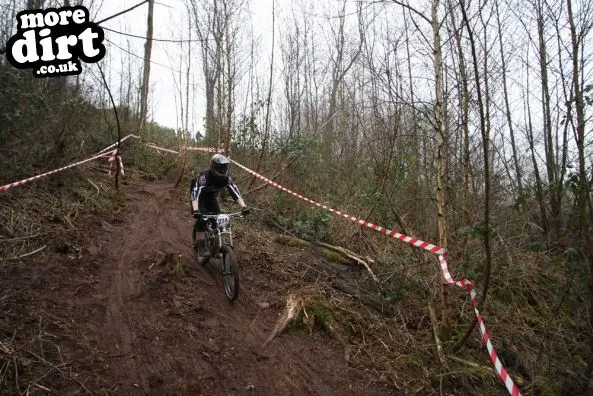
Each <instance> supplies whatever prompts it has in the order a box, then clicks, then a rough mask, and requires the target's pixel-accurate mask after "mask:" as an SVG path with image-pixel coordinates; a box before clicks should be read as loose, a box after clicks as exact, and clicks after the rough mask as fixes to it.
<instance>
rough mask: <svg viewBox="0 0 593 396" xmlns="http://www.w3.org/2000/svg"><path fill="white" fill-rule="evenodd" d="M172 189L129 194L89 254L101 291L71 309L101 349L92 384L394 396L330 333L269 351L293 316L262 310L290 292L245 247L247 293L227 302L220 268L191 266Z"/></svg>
mask: <svg viewBox="0 0 593 396" xmlns="http://www.w3.org/2000/svg"><path fill="white" fill-rule="evenodd" d="M171 187H172V185H171V184H170V183H164V182H157V183H151V184H144V185H139V186H127V188H128V189H129V190H130V191H129V196H130V201H129V202H128V209H127V210H126V212H122V214H121V215H120V216H121V221H118V222H116V223H114V224H105V223H104V225H103V230H102V231H100V232H99V235H97V236H96V237H95V238H94V239H92V240H91V241H89V242H88V245H87V246H86V248H85V251H84V253H85V254H84V255H83V256H84V257H83V259H82V263H81V265H83V266H88V267H89V268H92V269H93V270H92V272H93V275H92V278H93V279H94V281H92V282H90V284H91V286H90V287H88V288H85V290H80V291H77V292H75V293H74V297H73V298H74V300H73V301H72V305H73V307H74V308H72V309H71V311H74V312H72V314H73V315H74V316H75V312H79V313H82V312H84V313H85V314H84V316H83V317H82V318H83V319H82V320H83V321H84V322H83V323H79V325H81V326H82V327H81V328H80V329H79V330H80V333H81V335H80V337H82V339H84V340H85V341H86V342H87V343H88V344H89V345H92V347H93V350H94V351H95V356H94V358H93V361H94V362H95V364H94V365H93V366H92V367H93V369H92V370H93V372H94V375H95V376H96V377H97V378H96V381H94V382H93V383H95V384H102V388H103V391H106V392H107V393H108V394H113V395H116V394H117V395H202V394H203V395H240V394H251V395H254V394H257V395H278V394H282V395H304V394H307V395H344V394H353V395H362V394H365V395H370V394H388V393H389V392H388V391H387V390H386V389H384V388H382V387H380V386H379V384H377V383H375V382H374V381H373V380H372V379H371V378H372V377H371V376H370V375H369V374H368V373H365V372H362V371H359V370H356V369H354V368H350V367H348V366H347V363H346V362H345V360H344V350H343V347H342V346H341V345H340V344H339V343H337V342H334V341H332V340H331V339H330V338H323V336H322V335H315V334H314V335H313V336H309V335H307V334H305V333H304V332H302V331H290V332H287V333H285V334H283V335H282V336H281V337H279V338H277V339H276V340H274V341H273V342H272V343H271V344H270V345H269V346H268V347H266V349H264V350H262V349H261V345H262V343H263V342H264V340H265V339H266V337H267V336H268V335H269V333H270V331H271V329H272V328H273V327H274V324H275V322H276V320H277V318H278V314H279V313H280V312H281V311H282V309H283V307H282V306H281V305H280V304H272V305H271V307H269V308H262V307H261V305H260V303H262V302H263V301H264V300H265V298H266V297H267V299H268V300H267V301H281V300H283V299H284V296H285V295H286V294H287V293H288V292H289V291H290V290H288V289H284V288H283V287H282V286H281V285H277V286H274V285H270V284H269V279H266V278H265V275H262V272H260V271H258V265H261V263H258V262H257V261H256V260H251V256H250V254H249V251H247V250H246V249H245V247H244V246H242V244H241V240H240V238H239V239H238V240H237V241H236V245H237V246H236V250H237V253H238V257H239V266H240V268H241V271H242V272H241V274H242V282H241V286H242V289H241V294H240V296H239V299H238V300H237V301H235V302H234V303H230V302H228V301H227V300H226V298H225V297H224V294H223V291H222V289H221V285H220V281H219V276H218V268H217V267H216V266H214V265H212V264H211V265H209V266H208V267H205V268H204V267H198V266H197V265H196V264H195V262H194V260H193V257H192V255H191V250H190V241H189V239H190V237H189V236H190V230H191V224H192V219H191V218H189V216H188V210H187V206H183V205H182V204H181V203H180V202H179V200H178V199H177V197H176V194H178V193H177V192H174V191H173V190H172V189H171ZM245 221H248V220H245ZM164 253H179V254H181V255H182V259H183V262H184V266H185V268H186V276H185V277H181V278H174V277H170V276H167V275H166V271H165V268H164V267H163V266H159V265H158V263H155V262H156V261H158V260H159V259H161V258H162V257H163V254H164ZM264 284H265V285H266V287H263V288H262V287H261V285H264ZM266 293H268V295H267V296H266ZM96 362H100V365H101V367H97V363H96ZM89 368H90V367H89ZM54 390H55V389H54ZM89 390H90V391H92V392H99V391H100V389H89Z"/></svg>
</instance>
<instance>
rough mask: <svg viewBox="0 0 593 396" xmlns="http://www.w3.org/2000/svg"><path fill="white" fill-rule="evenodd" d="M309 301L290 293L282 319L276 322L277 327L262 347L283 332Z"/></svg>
mask: <svg viewBox="0 0 593 396" xmlns="http://www.w3.org/2000/svg"><path fill="white" fill-rule="evenodd" d="M307 302H308V298H306V297H303V296H299V295H296V294H290V295H289V296H288V299H287V300H286V309H285V310H284V315H282V317H281V318H280V320H279V321H278V322H277V323H276V327H274V330H272V333H270V335H269V336H268V338H267V339H266V341H265V342H264V343H263V345H262V348H265V347H266V346H267V345H268V344H269V343H270V342H272V340H273V339H274V338H276V337H277V336H278V335H279V334H280V333H282V332H283V331H284V330H286V328H287V327H288V325H289V324H291V323H292V322H294V321H295V320H296V319H297V318H298V317H299V315H300V314H301V312H303V311H304V309H305V304H306V303H307Z"/></svg>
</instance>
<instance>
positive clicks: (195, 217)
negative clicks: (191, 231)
mask: <svg viewBox="0 0 593 396" xmlns="http://www.w3.org/2000/svg"><path fill="white" fill-rule="evenodd" d="M193 216H194V219H196V220H201V219H202V214H201V213H200V211H199V210H194V213H193Z"/></svg>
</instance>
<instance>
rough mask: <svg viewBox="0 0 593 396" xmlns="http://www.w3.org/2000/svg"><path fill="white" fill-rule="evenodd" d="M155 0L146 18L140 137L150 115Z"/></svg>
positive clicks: (149, 7)
mask: <svg viewBox="0 0 593 396" xmlns="http://www.w3.org/2000/svg"><path fill="white" fill-rule="evenodd" d="M153 10H154V0H148V16H147V20H146V43H145V44H144V71H143V73H142V88H141V92H140V95H141V96H140V137H141V138H142V137H143V136H144V132H145V128H146V117H147V115H148V92H149V87H150V86H149V83H150V57H151V54H152V29H153V26H152V25H153V23H152V17H153Z"/></svg>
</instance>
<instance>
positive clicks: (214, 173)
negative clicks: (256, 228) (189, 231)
mask: <svg viewBox="0 0 593 396" xmlns="http://www.w3.org/2000/svg"><path fill="white" fill-rule="evenodd" d="M230 165H231V161H229V159H228V158H227V157H225V156H224V155H222V154H214V155H213V156H212V158H211V159H210V168H209V169H204V170H202V171H201V172H200V173H198V175H197V177H196V178H194V179H192V181H191V186H190V199H191V206H192V212H193V217H194V218H195V219H196V221H197V223H198V227H197V232H196V244H197V246H198V255H199V256H202V257H209V256H210V252H209V251H208V249H207V248H206V239H205V238H206V236H205V232H206V220H205V219H204V218H203V217H202V215H203V214H207V215H213V214H219V213H220V206H219V205H218V192H219V191H220V190H221V189H222V188H223V187H226V188H227V190H228V192H229V193H230V194H231V197H233V199H234V200H235V202H236V203H238V204H239V206H240V207H241V209H242V213H243V214H244V215H247V214H249V208H248V207H247V206H246V205H245V202H244V201H243V198H241V194H240V193H239V189H238V188H237V186H236V185H235V183H233V180H232V179H231V177H230V176H229V167H230Z"/></svg>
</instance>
